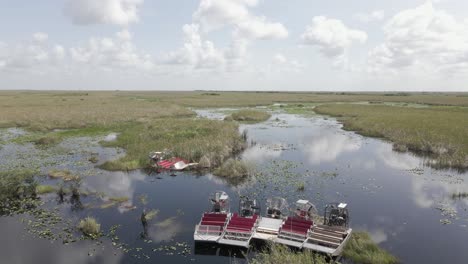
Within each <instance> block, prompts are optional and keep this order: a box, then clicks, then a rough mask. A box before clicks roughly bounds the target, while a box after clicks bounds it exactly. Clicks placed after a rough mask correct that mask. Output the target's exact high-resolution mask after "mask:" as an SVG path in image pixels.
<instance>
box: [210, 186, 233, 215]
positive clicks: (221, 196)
mask: <svg viewBox="0 0 468 264" xmlns="http://www.w3.org/2000/svg"><path fill="white" fill-rule="evenodd" d="M210 202H211V204H212V210H211V211H212V212H215V213H227V212H229V195H227V193H226V192H223V191H217V192H215V193H214V194H212V195H211V197H210Z"/></svg>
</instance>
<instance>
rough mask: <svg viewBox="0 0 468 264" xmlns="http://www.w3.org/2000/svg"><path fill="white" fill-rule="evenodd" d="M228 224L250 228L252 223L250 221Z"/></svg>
mask: <svg viewBox="0 0 468 264" xmlns="http://www.w3.org/2000/svg"><path fill="white" fill-rule="evenodd" d="M228 226H243V227H246V228H252V227H253V224H251V223H244V222H232V223H231V222H229V224H228Z"/></svg>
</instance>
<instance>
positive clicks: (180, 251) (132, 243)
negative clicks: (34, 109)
mask: <svg viewBox="0 0 468 264" xmlns="http://www.w3.org/2000/svg"><path fill="white" fill-rule="evenodd" d="M198 113H199V115H200V116H204V117H209V118H222V117H223V112H222V111H221V112H220V111H218V112H216V111H215V110H211V111H202V110H200V111H198ZM244 129H247V131H248V137H249V142H250V141H253V142H255V144H253V145H252V146H250V147H249V148H248V149H247V150H246V151H245V152H244V153H243V154H242V158H243V159H244V160H246V161H248V162H251V163H252V164H255V166H256V167H257V171H258V173H259V174H258V175H257V176H256V177H253V178H251V179H247V180H244V181H240V182H239V181H227V180H225V179H222V178H218V177H216V176H213V175H211V174H209V173H206V174H198V175H197V174H194V173H186V172H184V173H176V175H175V176H171V175H170V174H169V173H160V174H155V173H151V174H148V173H147V172H144V171H133V172H129V173H127V172H106V171H101V170H99V169H96V168H95V164H93V163H91V162H89V161H88V159H89V157H90V156H93V155H94V156H96V157H98V160H99V162H103V161H105V160H107V159H113V158H116V157H118V156H119V155H123V152H122V151H120V150H116V149H107V148H102V147H100V146H99V144H98V142H99V141H100V140H103V139H105V140H112V136H109V137H107V139H106V138H98V139H92V140H90V139H86V138H76V139H69V140H66V141H65V142H63V143H61V144H60V145H59V146H57V147H54V148H53V149H51V150H37V149H35V148H34V147H33V146H32V145H28V144H26V145H21V146H20V145H17V144H12V143H8V142H9V140H11V139H12V138H14V137H17V136H19V135H21V134H22V133H24V132H23V131H21V130H15V129H8V130H1V136H0V142H3V143H1V148H0V169H2V170H7V169H11V168H17V167H18V166H21V164H27V165H24V166H26V167H28V166H30V167H36V168H40V170H41V171H42V173H43V174H46V173H47V171H49V170H50V169H51V168H59V169H60V168H66V169H69V170H70V171H73V172H77V173H79V174H80V175H84V176H85V177H83V181H82V183H81V190H83V193H89V195H87V196H86V195H83V196H82V197H81V201H80V202H81V203H80V205H81V206H80V207H78V208H77V207H76V206H75V205H76V204H75V203H73V204H72V203H70V201H69V197H67V199H66V200H65V201H64V202H63V203H58V202H57V199H56V198H57V197H56V195H55V194H48V195H44V196H41V199H42V200H43V201H44V202H45V204H44V205H43V207H45V208H50V209H53V210H55V211H56V212H57V213H58V214H59V215H60V216H63V218H64V219H66V220H67V221H70V223H71V225H73V226H74V225H76V223H77V222H78V221H79V219H81V218H83V217H86V216H93V217H95V218H96V219H98V221H99V222H100V223H101V229H102V230H103V231H107V230H109V229H110V228H111V227H113V226H114V225H120V227H118V228H117V229H116V231H115V234H116V236H118V238H119V239H118V241H117V240H111V239H110V238H106V237H104V238H101V239H100V240H99V241H100V242H96V241H90V240H82V241H81V240H79V241H77V242H74V243H69V244H63V243H62V240H60V239H58V240H51V239H43V238H38V237H37V236H34V235H32V234H30V233H29V232H27V231H26V229H27V227H28V224H27V221H28V219H30V217H28V216H27V215H17V216H13V217H0V231H1V234H2V235H1V236H0V254H1V261H0V262H1V263H52V264H54V263H156V262H157V263H192V262H198V263H230V262H232V261H233V259H234V258H239V259H238V260H239V262H242V257H241V255H242V253H241V252H238V251H237V250H235V249H232V248H228V247H217V246H214V245H197V246H196V247H195V245H194V242H193V230H194V226H195V224H196V223H197V222H198V221H199V219H200V215H201V213H202V212H203V211H204V210H206V209H208V207H209V204H208V196H209V194H210V193H212V192H214V191H216V190H224V191H226V192H228V194H229V195H230V197H231V211H236V210H237V208H238V204H237V202H238V197H239V196H240V195H249V196H251V197H256V198H257V199H258V201H259V202H260V204H261V205H262V206H263V207H264V204H265V199H266V198H267V197H268V196H271V195H275V196H276V195H279V196H283V197H285V198H287V199H288V201H289V202H290V205H292V204H293V202H294V201H295V200H296V199H297V198H306V199H309V200H311V201H312V202H313V203H314V204H315V205H316V206H317V208H319V210H321V208H323V206H324V205H325V204H326V203H328V202H347V203H348V204H349V209H350V213H351V226H352V227H353V229H355V230H365V231H368V232H369V233H370V234H371V236H372V238H373V239H374V240H375V241H376V242H377V243H379V245H380V246H382V247H383V248H385V249H387V250H388V251H390V252H391V253H392V254H394V255H396V256H397V257H398V258H399V259H400V260H401V261H402V263H446V262H450V263H467V260H468V251H467V250H465V249H466V248H467V246H466V243H465V241H466V239H467V238H468V228H467V225H468V212H467V207H468V199H467V198H454V197H453V194H458V193H463V192H468V183H467V182H466V180H468V178H467V176H468V175H467V173H465V174H460V173H457V172H455V171H451V170H434V169H431V168H428V167H425V166H424V160H423V159H422V158H419V157H416V156H414V155H412V154H410V153H397V152H394V151H392V146H391V144H389V143H387V142H385V141H382V140H378V139H372V138H366V137H362V136H360V135H357V134H355V133H353V132H347V131H343V130H342V129H341V125H340V124H338V123H337V122H336V121H334V120H333V119H326V118H324V117H321V116H308V117H302V116H299V115H290V114H285V113H281V112H275V113H274V114H273V116H272V118H271V119H270V120H269V121H267V122H264V123H260V124H254V125H242V126H241V128H240V130H244ZM98 164H99V163H98ZM465 179H466V180H465ZM39 181H41V182H42V183H45V184H47V183H49V184H55V183H56V181H54V180H49V179H47V178H46V177H40V178H39ZM297 184H304V186H305V190H304V191H297ZM122 196H125V197H128V198H129V200H128V201H127V202H125V203H123V204H121V205H118V204H112V202H111V201H110V197H122ZM143 209H146V210H147V211H150V210H158V213H157V215H156V216H155V217H154V218H153V219H152V220H150V221H149V224H148V229H147V232H146V236H144V235H145V234H144V232H143V227H142V225H141V222H140V215H141V212H142V210H143ZM262 209H265V208H262ZM59 228H60V227H59ZM120 243H124V244H125V246H123V248H124V250H122V249H120V248H119V246H120V245H121V244H120ZM124 251H125V252H124Z"/></svg>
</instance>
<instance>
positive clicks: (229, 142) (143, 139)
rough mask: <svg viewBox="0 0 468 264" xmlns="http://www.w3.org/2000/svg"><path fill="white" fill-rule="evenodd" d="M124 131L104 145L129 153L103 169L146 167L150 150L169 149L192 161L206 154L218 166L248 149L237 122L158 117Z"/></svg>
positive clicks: (196, 160)
mask: <svg viewBox="0 0 468 264" xmlns="http://www.w3.org/2000/svg"><path fill="white" fill-rule="evenodd" d="M120 132H121V133H120V135H119V137H118V138H117V139H116V140H115V141H112V142H102V144H103V145H104V146H109V147H121V148H123V149H125V150H126V156H125V157H123V158H121V159H119V160H115V161H109V162H106V163H104V164H103V165H102V166H101V168H103V169H107V170H132V169H138V168H144V167H146V166H148V165H149V159H148V154H149V153H150V152H152V151H162V150H165V149H167V150H170V151H171V154H172V155H173V156H176V157H181V158H184V159H186V160H188V161H190V162H199V161H200V159H201V158H202V157H203V156H205V157H207V158H208V159H209V160H210V164H211V166H212V167H217V166H220V165H221V164H222V163H223V162H224V161H225V160H226V159H227V158H229V157H231V156H232V155H233V154H237V153H239V152H240V151H241V150H243V149H244V148H245V142H244V140H243V139H242V137H241V135H239V132H238V125H237V124H234V123H230V122H223V121H216V120H206V119H197V120H195V119H187V118H182V119H158V120H154V121H152V122H147V123H140V124H135V125H133V126H129V127H127V128H126V129H125V130H122V131H120Z"/></svg>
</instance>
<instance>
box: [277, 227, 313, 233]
mask: <svg viewBox="0 0 468 264" xmlns="http://www.w3.org/2000/svg"><path fill="white" fill-rule="evenodd" d="M307 230H308V228H302V227H297V226H292V227H289V226H288V227H282V228H281V231H285V232H291V233H297V234H301V235H305V234H307Z"/></svg>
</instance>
